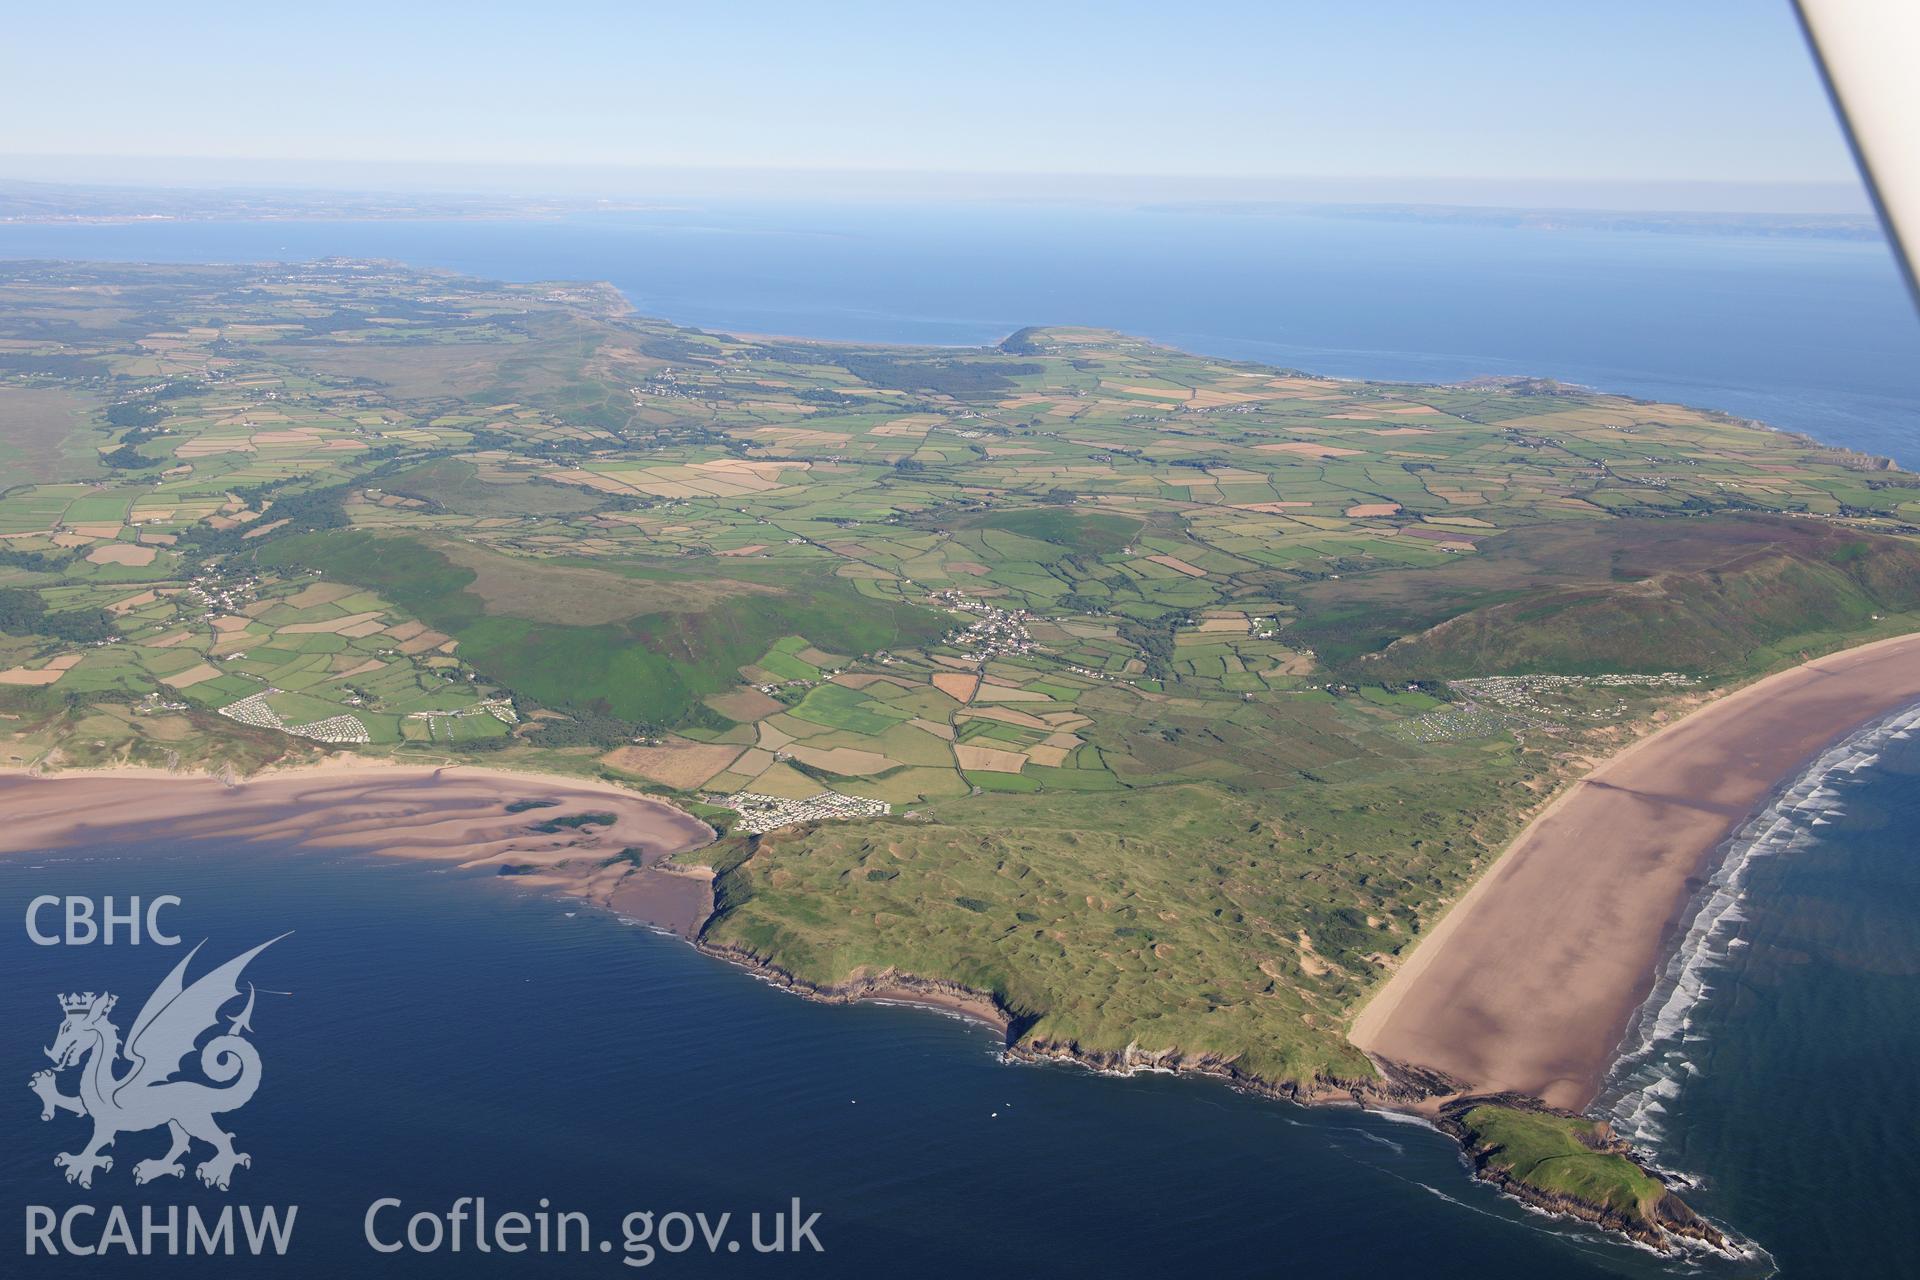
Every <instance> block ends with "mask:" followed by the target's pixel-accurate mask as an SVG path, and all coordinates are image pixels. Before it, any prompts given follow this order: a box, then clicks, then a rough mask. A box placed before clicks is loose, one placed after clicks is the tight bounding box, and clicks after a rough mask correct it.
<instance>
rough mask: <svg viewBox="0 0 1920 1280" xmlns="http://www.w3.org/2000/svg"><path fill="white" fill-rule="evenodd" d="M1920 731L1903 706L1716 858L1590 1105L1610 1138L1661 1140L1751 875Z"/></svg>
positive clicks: (1733, 942)
mask: <svg viewBox="0 0 1920 1280" xmlns="http://www.w3.org/2000/svg"><path fill="white" fill-rule="evenodd" d="M1916 729H1920V704H1915V705H1909V706H1906V707H1903V708H1901V709H1900V710H1898V711H1895V712H1893V713H1892V714H1890V715H1886V716H1882V717H1880V718H1879V719H1877V720H1874V721H1871V722H1869V723H1867V724H1865V725H1862V726H1860V727H1859V728H1857V729H1855V730H1854V731H1853V732H1851V733H1848V734H1845V735H1843V736H1842V737H1840V738H1839V739H1837V740H1836V741H1835V742H1834V743H1833V744H1831V745H1830V746H1829V747H1828V748H1827V749H1826V750H1824V751H1822V752H1821V753H1820V754H1819V755H1817V756H1815V757H1814V758H1813V759H1811V760H1809V761H1808V762H1807V763H1806V765H1805V766H1804V767H1803V768H1802V769H1801V770H1799V771H1798V772H1796V773H1795V774H1793V775H1792V776H1791V777H1788V778H1786V779H1783V780H1782V782H1781V784H1780V786H1778V787H1777V788H1775V789H1774V791H1773V792H1772V793H1771V794H1770V795H1769V796H1768V797H1767V799H1766V802H1765V803H1764V804H1763V805H1762V806H1761V807H1760V808H1759V809H1758V810H1757V812H1755V813H1754V815H1753V816H1752V817H1751V818H1750V819H1748V820H1747V821H1746V822H1744V823H1742V824H1741V825H1740V826H1739V827H1738V828H1737V829H1736V830H1735V831H1734V832H1733V834H1732V835H1730V836H1729V837H1728V838H1727V840H1726V841H1725V843H1724V845H1723V846H1722V847H1721V848H1720V849H1719V850H1717V851H1716V854H1715V859H1714V861H1715V863H1716V866H1715V868H1714V871H1713V874H1712V875H1711V876H1710V877H1708V879H1707V880H1706V882H1705V883H1704V884H1703V885H1702V886H1701V888H1700V889H1699V891H1698V892H1696V893H1695V894H1694V895H1693V896H1692V897H1691V898H1690V899H1689V900H1688V902H1687V908H1686V911H1685V913H1684V915H1683V916H1682V919H1681V925H1682V927H1681V929H1680V931H1679V933H1680V936H1679V938H1678V940H1677V942H1676V944H1675V946H1674V947H1673V948H1672V951H1671V954H1670V956H1669V957H1668V959H1667V960H1666V962H1665V964H1664V965H1663V966H1662V967H1661V969H1660V972H1659V974H1658V975H1657V977H1656V980H1655V982H1654V986H1653V989H1652V991H1651V992H1650V993H1649V994H1648V996H1647V999H1646V1000H1645V1001H1644V1002H1643V1003H1642V1004H1641V1006H1640V1007H1639V1008H1638V1009H1637V1010H1635V1012H1634V1016H1633V1019H1632V1021H1631V1022H1630V1023H1629V1026H1628V1031H1627V1035H1626V1036H1625V1037H1624V1038H1623V1040H1622V1043H1621V1046H1620V1051H1619V1053H1618V1054H1617V1055H1616V1056H1615V1058H1614V1061H1613V1063H1612V1065H1611V1066H1610V1067H1609V1069H1608V1073H1607V1078H1606V1081H1605V1083H1604V1084H1603V1087H1602V1089H1601V1092H1600V1094H1599V1096H1598V1097H1597V1098H1596V1099H1595V1102H1594V1112H1595V1114H1598V1115H1603V1116H1605V1117H1606V1118H1607V1119H1608V1120H1609V1122H1610V1123H1611V1124H1612V1126H1613V1128H1614V1130H1615V1131H1616V1132H1618V1133H1620V1134H1622V1135H1623V1136H1624V1137H1626V1138H1627V1139H1628V1140H1629V1141H1631V1142H1634V1143H1635V1144H1636V1145H1638V1146H1641V1147H1643V1148H1646V1149H1650V1150H1653V1149H1658V1147H1659V1145H1660V1144H1661V1143H1662V1142H1663V1141H1664V1140H1665V1138H1666V1137H1667V1134H1666V1131H1665V1128H1664V1126H1663V1125H1662V1124H1661V1123H1660V1121H1659V1120H1658V1119H1657V1118H1656V1117H1657V1116H1658V1115H1659V1114H1661V1108H1660V1107H1659V1105H1658V1103H1659V1102H1660V1101H1661V1100H1662V1093H1663V1089H1664V1087H1665V1085H1666V1083H1667V1082H1669V1081H1671V1082H1673V1083H1675V1084H1678V1083H1680V1082H1681V1079H1682V1078H1683V1077H1684V1076H1686V1075H1689V1074H1691V1072H1692V1071H1693V1069H1694V1068H1693V1066H1692V1065H1691V1058H1690V1057H1687V1056H1684V1055H1685V1054H1686V1049H1685V1045H1684V1040H1685V1038H1686V1037H1685V1035H1684V1033H1685V1031H1686V1030H1687V1028H1688V1027H1689V1026H1690V1025H1691V1021H1692V1016H1693V1013H1694V1011H1695V1010H1696V1009H1698V1008H1699V1007H1700V1006H1701V1005H1702V1004H1704V1003H1706V1002H1707V1001H1708V1000H1710V999H1711V998H1712V997H1713V995H1714V992H1715V990H1716V989H1717V988H1718V986H1719V985H1720V984H1719V983H1717V982H1715V981H1710V980H1708V978H1707V977H1705V976H1704V975H1707V974H1710V973H1713V972H1715V971H1718V970H1720V969H1722V968H1724V967H1727V966H1731V965H1737V964H1738V963H1739V962H1738V961H1737V960H1736V958H1735V957H1736V955H1737V951H1736V948H1737V947H1739V946H1740V945H1741V943H1740V941H1739V939H1740V926H1741V925H1742V924H1744V923H1745V922H1746V920H1747V916H1746V914H1745V912H1744V911H1743V909H1742V908H1743V904H1744V903H1745V902H1746V901H1747V894H1748V886H1747V879H1748V873H1749V871H1750V870H1751V869H1752V867H1753V864H1754V863H1755V861H1756V860H1758V859H1761V858H1764V857H1769V856H1777V855H1783V854H1786V853H1790V852H1791V851H1792V850H1793V849H1794V848H1796V847H1797V846H1798V844H1799V841H1800V840H1801V838H1802V837H1803V836H1804V835H1806V834H1807V833H1809V832H1811V831H1813V830H1814V828H1816V827H1818V826H1821V825H1824V824H1825V823H1826V821H1827V819H1828V817H1830V816H1831V815H1830V814H1828V813H1827V812H1826V806H1827V805H1828V804H1830V803H1832V801H1831V800H1829V799H1828V798H1826V797H1827V795H1828V794H1829V793H1828V788H1829V786H1830V784H1831V783H1832V782H1833V781H1834V780H1835V779H1836V778H1837V777H1839V776H1842V775H1850V774H1852V773H1853V772H1854V771H1856V770H1858V769H1861V768H1864V767H1868V766H1870V765H1871V764H1872V763H1873V762H1874V761H1876V760H1877V759H1878V758H1879V755H1880V753H1881V752H1882V751H1883V750H1884V749H1885V748H1886V746H1887V744H1888V743H1889V742H1890V741H1892V740H1894V739H1896V738H1903V737H1907V736H1909V735H1910V734H1912V733H1913V732H1914V731H1915V730H1916Z"/></svg>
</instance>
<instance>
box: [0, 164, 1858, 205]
mask: <svg viewBox="0 0 1920 1280" xmlns="http://www.w3.org/2000/svg"><path fill="white" fill-rule="evenodd" d="M5 183H13V184H33V185H39V186H46V187H56V188H57V187H71V188H87V187H101V188H112V189H117V190H127V191H141V190H153V191H208V192H219V191H232V192H242V191H275V192H285V193H296V194H297V193H314V194H337V193H380V194H387V195H399V196H419V197H450V196H468V197H495V198H508V199H517V200H540V199H549V200H568V201H593V200H607V201H618V202H623V203H625V202H634V201H646V200H659V201H674V200H715V199H739V200H764V201H772V200H799V201H823V202H825V201H836V200H844V201H850V202H867V201H889V200H900V201H911V200H944V201H996V202H1020V201H1036V202H1049V203H1055V202H1067V203H1074V202H1085V203H1155V204H1183V203H1219V204H1229V205H1230V204H1234V203H1248V204H1261V203H1278V204H1289V203H1294V204H1303V205H1311V204H1355V205H1434V206H1458V207H1478V208H1486V209H1545V210H1569V211H1575V210H1587V211H1602V212H1623V213H1626V212H1635V213H1729V214H1786V215H1791V214H1804V215H1848V214H1855V215H1868V214H1871V213H1872V205H1871V203H1870V202H1869V201H1868V199H1867V197H1866V194H1865V191H1864V189H1863V188H1862V187H1861V185H1860V183H1859V182H1858V181H1857V180H1849V181H1731V180H1723V181H1693V182H1689V181H1680V180H1665V181H1648V180H1641V179H1630V178H1621V179H1606V178H1588V179H1571V178H1557V179H1556V178H1516V177H1501V176H1475V175H1463V176H1459V177H1437V176H1436V177H1416V178H1406V177H1392V176H1369V175H1298V176H1282V175H1272V176H1262V177H1249V176H1243V175H1232V174H1218V175H1178V174H1154V173H1113V174H1027V173H1006V172H1000V173H994V172H951V171H950V172H941V171H936V170H903V171H888V170H845V169H842V170H833V169H781V168H771V167H768V168H732V167H720V166H714V167H696V166H676V167H648V166H599V165H510V164H500V165H451V164H445V165H435V164H424V165H399V164H383V163H369V162H314V161H301V160H286V159H252V160H235V159H225V158H219V159H209V158H204V157H160V156H149V157H106V156H21V155H0V184H5Z"/></svg>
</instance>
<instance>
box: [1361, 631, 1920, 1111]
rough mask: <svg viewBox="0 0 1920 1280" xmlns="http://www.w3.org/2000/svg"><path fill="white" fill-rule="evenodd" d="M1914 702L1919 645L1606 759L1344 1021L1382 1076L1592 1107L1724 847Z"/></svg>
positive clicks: (1875, 652) (1819, 666)
mask: <svg viewBox="0 0 1920 1280" xmlns="http://www.w3.org/2000/svg"><path fill="white" fill-rule="evenodd" d="M1915 701H1920V635H1908V636H1900V637H1896V638H1894V639H1890V640H1882V641H1878V642H1875V643H1873V644H1867V645H1862V646H1859V647H1858V648H1853V649H1848V650H1844V651H1842V652H1839V653H1833V654H1829V655H1827V656H1825V657H1822V658H1818V659H1815V660H1814V661H1811V662H1807V663H1804V664H1802V665H1800V666H1797V667H1793V668H1791V669H1789V670H1786V671H1782V672H1780V673H1778V674H1777V675H1773V676H1769V677H1767V678H1766V679H1763V680H1759V681H1756V682H1755V683H1753V684H1750V685H1748V686H1746V687H1744V688H1742V689H1740V690H1738V691H1736V692H1734V693H1732V694H1729V695H1727V696H1726V697H1724V698H1721V699H1719V700H1717V701H1715V702H1712V703H1709V704H1708V705H1707V706H1705V707H1703V708H1701V709H1700V710H1698V711H1696V712H1694V713H1693V714H1691V715H1689V716H1687V717H1685V718H1684V719H1681V720H1678V721H1676V722H1674V723H1673V724H1671V725H1669V726H1668V727H1666V728H1664V729H1662V730H1660V731H1659V732H1657V733H1654V734H1652V735H1650V736H1648V737H1646V738H1643V739H1641V740H1640V741H1638V742H1636V743H1634V744H1633V745H1631V746H1629V747H1628V748H1626V749H1625V750H1623V751H1621V752H1619V753H1618V754H1616V755H1614V756H1612V757H1611V758H1609V759H1608V760H1606V761H1605V762H1604V763H1602V764H1601V765H1600V766H1599V767H1598V768H1596V769H1594V770H1593V772H1591V773H1589V774H1588V775H1587V776H1586V777H1584V778H1582V779H1581V780H1580V781H1578V782H1576V783H1575V784H1574V785H1573V786H1572V787H1571V788H1569V789H1568V790H1567V791H1566V792H1565V793H1564V794H1562V795H1561V796H1560V798H1559V799H1558V800H1556V801H1555V802H1554V803H1552V804H1551V805H1549V806H1548V807H1547V808H1546V809H1545V810H1544V811H1542V812H1541V814H1540V815H1539V816H1538V817H1537V818H1535V819H1534V820H1533V822H1532V823H1531V824H1529V825H1528V827H1527V828H1526V830H1525V831H1524V832H1522V834H1521V835H1520V836H1519V838H1518V839H1516V840H1515V841H1514V842H1513V844H1512V845H1511V846H1509V848H1508V849H1507V851H1506V853H1505V854H1503V855H1502V856H1501V858H1500V860H1499V861H1498V862H1497V863H1496V864H1495V865H1494V866H1493V867H1492V869H1491V870H1489V871H1488V872H1487V873H1486V874H1485V875H1484V876H1482V877H1481V878H1480V880H1479V881H1478V882H1476V883H1475V885H1474V886H1473V888H1472V889H1470V890H1469V891H1468V892H1467V893H1466V894H1465V895H1464V896H1463V897H1462V898H1461V900H1460V901H1459V903H1457V904H1456V905H1455V906H1454V907H1453V909H1452V910H1451V911H1450V912H1449V913H1448V914H1447V915H1446V916H1445V918H1443V919H1442V921H1441V922H1440V924H1439V925H1438V926H1437V927H1435V929H1434V930H1433V932H1432V933H1431V934H1430V935H1428V937H1427V938H1426V939H1425V940H1424V941H1423V942H1422V943H1421V944H1420V946H1419V947H1418V948H1417V949H1416V950H1415V951H1414V953H1413V954H1412V956H1411V957H1410V958H1409V959H1408V960H1407V962H1406V963H1405V964H1404V965H1403V966H1402V967H1401V968H1400V969H1399V971H1398V972H1397V973H1395V974H1394V976H1393V977H1392V978H1391V979H1390V980H1389V981H1388V982H1387V984H1386V985H1385V986H1384V987H1383V988H1382V989H1381V990H1380V992H1379V993H1378V994H1377V995H1376V996H1375V997H1374V998H1373V1000H1372V1001H1371V1002H1370V1003H1369V1004H1368V1005H1367V1006H1366V1008H1365V1009H1364V1010H1362V1012H1361V1013H1360V1016H1359V1017H1358V1018H1357V1019H1356V1020H1355V1021H1354V1024H1353V1028H1352V1031H1351V1039H1352V1040H1353V1042H1354V1043H1355V1044H1357V1045H1359V1046H1360V1047H1361V1048H1362V1049H1365V1050H1366V1051H1367V1052H1368V1053H1370V1054H1372V1055H1373V1056H1374V1057H1375V1058H1376V1059H1378V1060H1382V1061H1385V1062H1390V1063H1395V1064H1404V1065H1408V1066H1413V1067H1418V1068H1422V1069H1425V1070H1427V1071H1436V1072H1440V1073H1444V1074H1445V1075H1446V1076H1448V1077H1451V1078H1453V1079H1454V1080H1457V1081H1459V1082H1460V1083H1461V1085H1462V1086H1463V1089H1464V1090H1466V1091H1469V1092H1473V1093H1500V1092H1511V1093H1517V1094H1527V1095H1531V1096H1533V1097H1537V1098H1539V1099H1541V1100H1542V1101H1544V1102H1546V1103H1548V1104H1549V1105H1552V1106H1556V1107H1564V1108H1571V1109H1580V1108H1584V1107H1586V1106H1588V1105H1589V1104H1590V1103H1591V1102H1592V1101H1593V1098H1594V1096H1595V1094H1596V1093H1597V1092H1598V1091H1599V1088H1600V1085H1601V1082H1602V1079H1603V1077H1604V1075H1605V1073H1606V1071H1607V1068H1608V1066H1609V1064H1610V1063H1611V1062H1612V1060H1613V1058H1614V1056H1615V1054H1616V1053H1617V1051H1618V1049H1619V1045H1620V1043H1621V1039H1622V1037H1623V1036H1624V1034H1625V1032H1626V1029H1627V1024H1628V1021H1629V1020H1630V1018H1631V1017H1632V1015H1633V1013H1634V1011H1635V1010H1636V1009H1637V1008H1638V1007H1639V1005H1640V1004H1641V1002H1642V1001H1644V1000H1645V999H1646V997H1647V994H1648V992H1649V991H1651V989H1652V987H1653V983H1654V979H1655V974H1656V970H1657V967H1658V966H1659V964H1660V962H1661V960H1662V959H1663V958H1664V956H1665V955H1666V953H1667V952H1668V951H1669V950H1670V949H1671V946H1672V942H1673V938H1674V935H1675V932H1676V929H1678V928H1679V927H1681V926H1682V924H1683V922H1682V919H1681V917H1682V914H1683V912H1684V911H1685V909H1686V906H1687V904H1688V902H1689V901H1690V900H1691V898H1692V895H1693V894H1694V893H1695V892H1696V891H1697V890H1698V889H1699V888H1700V886H1701V884H1702V879H1703V877H1704V876H1706V875H1708V874H1710V873H1711V869H1712V864H1713V859H1714V858H1715V856H1716V854H1717V852H1718V851H1719V850H1720V849H1721V847H1722V846H1723V844H1724V843H1725V841H1726V840H1727V839H1728V837H1729V836H1731V835H1732V834H1733V832H1734V831H1735V830H1737V829H1738V827H1739V826H1740V824H1741V823H1742V822H1743V821H1744V820H1745V819H1746V818H1747V817H1748V816H1750V815H1751V814H1752V813H1754V812H1755V811H1756V810H1757V809H1758V808H1759V807H1760V806H1761V805H1762V804H1763V803H1764V802H1765V800H1766V797H1767V796H1768V795H1769V794H1770V793H1771V792H1772V791H1773V790H1774V789H1775V788H1777V787H1779V786H1780V785H1781V784H1782V783H1783V782H1785V781H1786V780H1788V779H1790V778H1791V777H1792V776H1793V774H1794V772H1795V770H1796V769H1798V768H1799V767H1800V766H1802V765H1803V764H1805V762H1807V761H1808V760H1810V759H1812V758H1813V757H1814V756H1816V755H1818V754H1819V752H1820V751H1821V750H1822V749H1823V748H1825V747H1827V746H1828V745H1830V744H1831V743H1833V742H1834V741H1836V740H1838V739H1839V738H1841V737H1843V736H1845V735H1846V734H1847V733H1849V732H1851V731H1853V730H1855V729H1857V728H1859V727H1861V726H1862V725H1865V724H1868V723H1870V722H1872V721H1874V720H1876V719H1878V718H1880V717H1882V716H1885V715H1887V714H1889V713H1891V712H1893V711H1895V710H1897V709H1899V708H1900V707H1902V706H1905V705H1907V704H1910V703H1913V702H1915Z"/></svg>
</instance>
